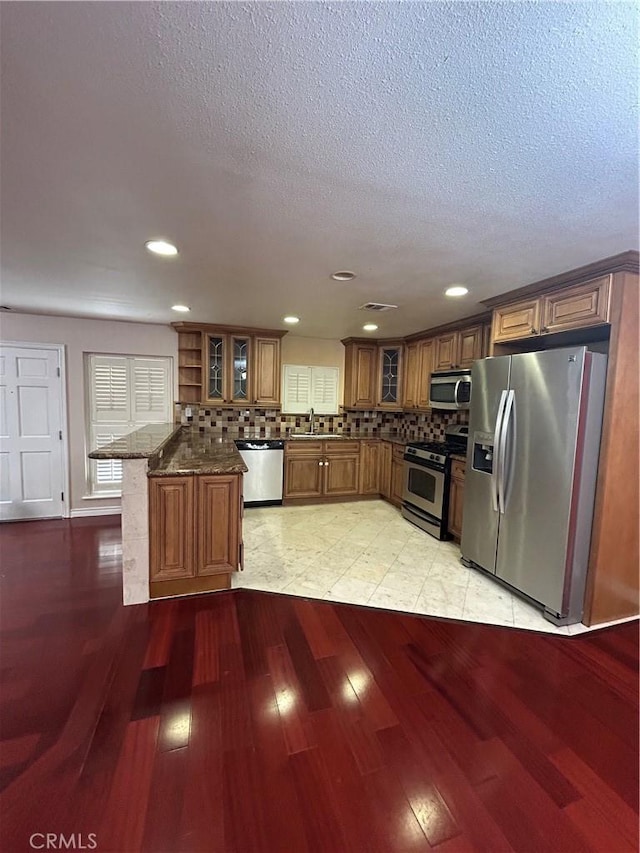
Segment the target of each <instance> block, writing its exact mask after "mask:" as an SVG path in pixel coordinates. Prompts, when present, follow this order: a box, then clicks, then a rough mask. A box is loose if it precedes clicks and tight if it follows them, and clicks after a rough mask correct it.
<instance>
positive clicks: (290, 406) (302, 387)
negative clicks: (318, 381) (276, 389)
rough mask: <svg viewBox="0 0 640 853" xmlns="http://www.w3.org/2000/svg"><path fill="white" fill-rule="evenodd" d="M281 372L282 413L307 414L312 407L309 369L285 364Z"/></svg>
mask: <svg viewBox="0 0 640 853" xmlns="http://www.w3.org/2000/svg"><path fill="white" fill-rule="evenodd" d="M283 370H284V377H283V382H282V388H283V400H282V409H283V411H284V412H289V413H291V414H298V413H300V412H308V411H309V409H310V408H311V405H312V403H311V368H310V367H303V366H300V365H296V364H285V365H284V368H283Z"/></svg>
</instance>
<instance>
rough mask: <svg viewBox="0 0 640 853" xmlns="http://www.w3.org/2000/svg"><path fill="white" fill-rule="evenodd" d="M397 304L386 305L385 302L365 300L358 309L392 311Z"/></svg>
mask: <svg viewBox="0 0 640 853" xmlns="http://www.w3.org/2000/svg"><path fill="white" fill-rule="evenodd" d="M397 307H398V306H397V305H385V303H384V302H365V303H364V305H361V306H360V308H359V309H358V310H360V311H378V312H380V311H391V310H392V309H393V308H397Z"/></svg>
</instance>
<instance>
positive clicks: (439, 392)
mask: <svg viewBox="0 0 640 853" xmlns="http://www.w3.org/2000/svg"><path fill="white" fill-rule="evenodd" d="M470 403H471V370H446V371H443V372H442V373H432V374H431V381H430V383H429V405H430V406H431V408H432V409H468V408H469V404H470Z"/></svg>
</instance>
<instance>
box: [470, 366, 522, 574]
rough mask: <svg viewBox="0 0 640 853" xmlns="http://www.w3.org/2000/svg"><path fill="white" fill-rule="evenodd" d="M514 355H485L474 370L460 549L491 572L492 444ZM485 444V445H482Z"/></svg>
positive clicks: (494, 516)
mask: <svg viewBox="0 0 640 853" xmlns="http://www.w3.org/2000/svg"><path fill="white" fill-rule="evenodd" d="M510 364H511V356H501V357H499V358H483V359H481V360H480V361H476V362H474V364H473V367H472V370H471V412H470V417H469V439H468V442H467V471H466V475H465V482H464V508H463V516H462V519H463V520H462V536H461V540H460V550H461V552H462V557H463V559H465V560H471V561H472V562H474V563H476V564H477V565H478V566H482V568H483V569H486V570H487V571H490V572H495V570H496V546H497V538H498V512H497V508H494V497H493V495H492V485H493V482H494V480H493V476H492V471H495V469H496V458H495V449H493V448H492V446H493V440H494V436H495V433H496V425H497V423H498V413H499V410H500V403H501V400H504V394H503V392H505V391H506V390H507V389H508V387H509V369H510ZM483 448H484V449H483Z"/></svg>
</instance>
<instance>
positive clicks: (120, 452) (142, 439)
mask: <svg viewBox="0 0 640 853" xmlns="http://www.w3.org/2000/svg"><path fill="white" fill-rule="evenodd" d="M180 431H181V427H180V425H179V424H167V423H164V424H148V425H147V426H144V427H141V428H140V429H137V430H135V431H134V432H130V433H129V435H123V436H122V438H117V439H116V440H115V441H112V442H111V444H106V445H105V446H104V447H101V448H100V450H92V451H91V453H90V454H89V458H90V459H149V458H151V457H152V456H155V455H156V454H157V453H159V452H160V451H161V450H162V449H163V447H165V446H166V445H167V444H168V443H169V442H170V441H171V439H172V438H174V436H176V435H178V433H179V432H180Z"/></svg>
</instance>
